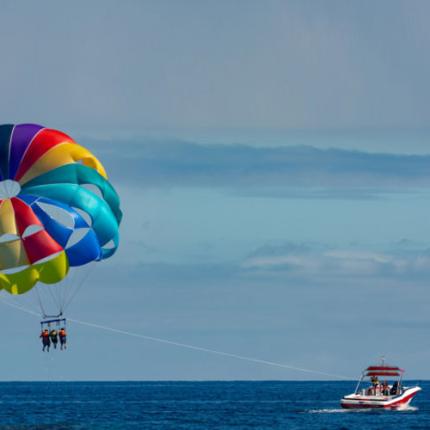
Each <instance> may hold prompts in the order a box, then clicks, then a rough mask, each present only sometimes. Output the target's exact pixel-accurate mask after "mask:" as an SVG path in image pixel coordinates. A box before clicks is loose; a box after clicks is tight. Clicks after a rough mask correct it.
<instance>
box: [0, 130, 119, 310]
mask: <svg viewBox="0 0 430 430" xmlns="http://www.w3.org/2000/svg"><path fill="white" fill-rule="evenodd" d="M121 218H122V213H121V210H120V202H119V197H118V194H117V193H116V191H115V189H114V188H113V187H112V185H111V184H110V183H109V181H108V178H107V174H106V171H105V169H104V167H103V166H102V164H101V163H100V162H99V161H98V159H97V158H96V157H95V156H94V155H93V154H92V153H91V152H90V151H88V150H87V149H86V148H84V147H83V146H80V145H78V144H77V143H76V142H75V141H74V140H73V139H72V138H71V137H69V136H68V135H67V134H65V133H63V132H61V131H58V130H54V129H50V128H45V127H42V126H40V125H37V124H17V125H12V124H6V125H1V126H0V289H4V290H6V291H7V292H9V293H10V294H13V295H17V294H24V293H27V292H29V291H30V290H32V289H33V287H35V286H36V285H39V283H42V285H43V284H49V285H53V284H57V283H61V281H62V280H64V279H65V278H66V277H67V276H68V273H69V269H70V268H78V267H80V266H82V267H85V266H86V265H88V264H89V263H91V262H96V261H101V260H105V259H107V258H109V257H110V256H112V255H113V254H114V253H115V251H116V249H117V248H118V243H119V233H118V230H119V225H120V222H121ZM76 270H78V269H76ZM55 287H56V285H55ZM59 306H60V307H61V306H62V305H61V304H59ZM59 313H60V314H61V313H62V309H61V310H60V312H59ZM44 316H46V315H44Z"/></svg>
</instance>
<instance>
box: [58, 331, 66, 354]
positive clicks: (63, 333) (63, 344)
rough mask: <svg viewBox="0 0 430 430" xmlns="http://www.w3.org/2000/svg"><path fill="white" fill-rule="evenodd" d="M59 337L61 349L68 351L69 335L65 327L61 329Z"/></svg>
mask: <svg viewBox="0 0 430 430" xmlns="http://www.w3.org/2000/svg"><path fill="white" fill-rule="evenodd" d="M58 335H59V337H60V349H61V350H63V349H67V345H66V342H67V333H66V330H65V328H64V327H61V329H60V331H59V333H58Z"/></svg>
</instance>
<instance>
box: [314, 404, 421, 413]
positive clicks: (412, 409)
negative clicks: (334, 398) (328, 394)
mask: <svg viewBox="0 0 430 430" xmlns="http://www.w3.org/2000/svg"><path fill="white" fill-rule="evenodd" d="M417 410H418V408H417V407H416V406H404V407H401V408H396V409H383V408H381V409H369V408H363V409H359V408H354V409H341V408H338V409H335V408H333V409H329V408H324V409H310V410H309V411H307V412H308V414H351V413H352V414H354V413H363V412H367V413H375V412H416V411H417Z"/></svg>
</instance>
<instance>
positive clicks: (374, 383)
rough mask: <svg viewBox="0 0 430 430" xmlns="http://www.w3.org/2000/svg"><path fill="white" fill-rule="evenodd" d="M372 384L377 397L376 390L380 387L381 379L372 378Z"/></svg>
mask: <svg viewBox="0 0 430 430" xmlns="http://www.w3.org/2000/svg"><path fill="white" fill-rule="evenodd" d="M370 382H371V383H372V386H373V395H374V396H376V389H377V387H378V385H379V379H378V377H377V376H372V377H371V378H370Z"/></svg>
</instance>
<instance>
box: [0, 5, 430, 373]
mask: <svg viewBox="0 0 430 430" xmlns="http://www.w3.org/2000/svg"><path fill="white" fill-rule="evenodd" d="M429 13H430V3H429V2H427V1H395V0H389V1H388V0H387V1H383V0H380V1H378V2H374V1H345V0H342V1H330V0H327V1H303V0H301V1H271V0H267V1H264V2H263V1H250V0H246V1H245V0H243V1H201V0H199V1H197V0H196V1H191V0H189V1H173V0H172V1H143V0H142V1H131V0H125V1H121V2H120V1H108V0H103V1H92V2H88V1H75V2H72V3H67V4H66V3H60V2H58V1H43V2H30V1H27V2H25V1H23V2H16V1H6V0H3V1H2V2H1V5H0V48H1V52H2V62H1V67H0V97H1V103H0V116H1V118H2V120H1V122H12V123H19V122H38V123H41V124H44V125H46V126H49V127H54V128H60V129H62V130H64V131H66V132H67V133H69V134H70V135H71V136H73V137H75V138H76V139H77V140H78V141H79V142H80V143H82V144H83V145H86V146H88V147H89V148H90V149H91V150H92V151H93V152H94V153H95V154H96V155H98V156H99V157H100V159H101V161H102V162H103V163H104V164H105V166H106V168H107V170H108V173H109V174H110V178H111V180H112V183H113V184H114V185H115V186H116V187H117V189H118V191H119V193H120V195H121V198H122V208H123V211H124V221H123V224H122V226H121V227H122V228H121V234H122V241H121V245H120V249H119V251H118V253H117V255H115V257H114V258H112V259H111V260H109V261H107V262H105V263H103V264H100V265H98V266H97V267H96V268H95V270H94V271H93V272H92V273H91V275H90V277H89V278H88V280H87V283H86V285H84V287H83V288H82V290H81V291H80V292H79V294H78V295H77V296H76V298H75V301H74V302H73V304H72V305H71V306H70V309H69V316H70V317H72V318H76V319H82V320H84V321H91V322H94V323H97V324H105V325H109V326H112V327H115V328H119V329H123V330H129V331H133V332H136V333H142V334H145V335H149V336H155V337H161V338H166V339H170V340H172V341H177V342H183V343H190V344H195V345H198V346H201V347H206V348H211V349H219V350H221V351H227V352H231V353H233V354H240V355H246V356H251V357H256V358H261V359H266V360H271V361H276V362H281V363H290V364H292V365H295V366H299V367H307V368H311V369H315V370H319V371H325V372H329V373H336V374H343V375H351V376H355V375H356V374H358V373H359V371H360V370H361V367H363V366H365V365H367V364H368V362H369V361H374V360H376V359H377V358H378V357H379V356H380V355H381V354H385V356H386V357H387V359H388V360H389V361H393V362H395V363H398V364H399V365H402V366H403V367H405V368H406V369H407V370H408V372H409V373H408V374H409V376H411V377H423V378H424V377H426V378H430V371H429V369H428V362H429V359H430V349H429V347H428V332H429V328H430V316H429V312H428V307H429V304H430V291H429V285H428V284H429V282H428V279H429V276H430V246H429V245H430V234H429V225H430V222H429V213H430V192H429V191H428V189H429V185H430V150H429V141H430V140H429V139H430V131H429V130H430V128H429V125H430V124H429V120H430V109H429V99H430V86H429V84H428V76H429V75H430V57H429V56H428V55H426V52H427V51H426V50H427V48H428V45H429V42H430V29H429V26H428V22H427V21H428V16H429ZM6 298H8V297H6ZM13 303H21V304H24V305H26V306H28V305H31V301H30V300H29V299H28V297H27V298H26V297H23V298H22V299H20V298H18V299H17V300H15V301H14V302H13ZM0 321H1V322H2V325H3V327H4V328H5V331H6V333H8V335H9V336H10V340H9V341H8V342H4V346H3V347H2V348H1V353H2V359H3V363H4V365H3V366H2V368H1V370H0V378H1V379H225V378H230V379H302V378H310V377H314V376H313V375H309V374H302V373H298V372H295V371H288V370H285V369H279V368H271V367H269V366H264V365H259V364H252V363H246V362H242V361H239V360H234V359H232V358H227V357H220V356H215V355H210V354H206V353H203V352H198V351H190V350H185V349H181V348H178V347H174V346H171V345H170V346H169V345H163V344H157V343H154V342H150V341H144V340H141V339H136V338H131V337H126V336H120V335H118V334H114V333H107V332H103V331H100V330H97V329H94V328H84V327H82V326H79V325H71V326H70V350H69V351H68V352H67V353H66V354H60V353H56V354H50V355H48V354H42V353H41V352H40V348H39V343H38V342H39V341H38V339H37V335H38V325H37V323H38V321H37V319H35V318H34V317H32V316H30V315H26V314H24V313H20V312H19V311H17V310H14V309H11V308H8V307H6V306H4V307H2V312H1V313H0Z"/></svg>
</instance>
